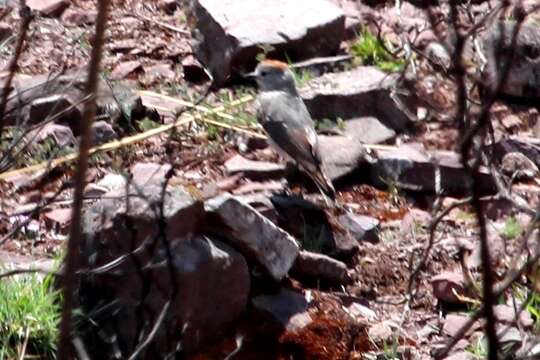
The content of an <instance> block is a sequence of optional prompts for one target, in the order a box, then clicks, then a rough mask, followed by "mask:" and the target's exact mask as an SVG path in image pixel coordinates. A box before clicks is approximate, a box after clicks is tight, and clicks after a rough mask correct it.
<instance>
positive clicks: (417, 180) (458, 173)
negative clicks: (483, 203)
mask: <svg viewBox="0 0 540 360" xmlns="http://www.w3.org/2000/svg"><path fill="white" fill-rule="evenodd" d="M377 154H378V159H377V161H376V163H375V164H373V166H372V168H371V171H370V177H371V181H372V182H373V183H374V184H375V185H377V186H381V187H385V186H387V185H388V184H394V185H395V186H398V187H399V188H402V189H406V190H412V191H422V192H428V193H435V192H436V190H437V184H436V179H438V178H439V179H440V188H441V190H442V192H443V193H444V194H445V195H447V196H460V195H463V194H468V193H469V192H470V178H469V176H468V174H467V172H466V171H465V170H464V169H463V167H462V166H461V164H460V162H459V155H458V154H457V153H454V152H451V151H433V152H431V153H427V152H425V151H423V150H421V149H420V150H419V149H417V148H415V147H414V146H412V144H407V145H402V146H400V147H399V148H396V149H395V150H380V151H377ZM438 170H440V177H438V176H437V172H438ZM475 179H476V181H478V182H479V186H480V191H481V193H482V194H494V193H496V192H497V188H496V185H495V181H494V179H493V177H492V176H491V174H489V171H487V170H486V169H483V168H481V169H480V171H479V172H478V173H477V174H475Z"/></svg>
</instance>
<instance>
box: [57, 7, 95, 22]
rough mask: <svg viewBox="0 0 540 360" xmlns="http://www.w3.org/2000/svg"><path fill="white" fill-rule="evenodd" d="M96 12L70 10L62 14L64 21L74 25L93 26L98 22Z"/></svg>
mask: <svg viewBox="0 0 540 360" xmlns="http://www.w3.org/2000/svg"><path fill="white" fill-rule="evenodd" d="M96 16H97V12H96V11H88V10H82V9H78V8H69V9H67V10H66V11H64V13H63V14H62V20H63V21H64V22H67V23H69V24H72V25H76V26H82V25H92V24H93V23H95V22H96Z"/></svg>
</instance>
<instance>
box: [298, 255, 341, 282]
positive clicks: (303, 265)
mask: <svg viewBox="0 0 540 360" xmlns="http://www.w3.org/2000/svg"><path fill="white" fill-rule="evenodd" d="M293 270H294V274H295V275H296V276H299V277H306V278H310V279H321V280H326V281H329V282H331V283H337V284H347V283H349V282H350V280H351V279H350V277H349V274H348V272H347V265H345V264H344V263H342V262H341V261H339V260H336V259H332V258H331V257H329V256H326V255H323V254H317V253H314V252H311V251H305V250H302V251H300V253H299V254H298V258H297V259H296V262H295V264H294V268H293Z"/></svg>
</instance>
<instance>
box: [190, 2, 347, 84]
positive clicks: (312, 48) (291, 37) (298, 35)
mask: <svg viewBox="0 0 540 360" xmlns="http://www.w3.org/2000/svg"><path fill="white" fill-rule="evenodd" d="M193 5H194V6H193V8H194V15H195V18H196V25H195V27H196V33H197V35H198V37H199V38H198V39H197V40H198V44H196V46H195V53H196V55H197V57H198V58H199V60H200V61H201V62H202V63H203V64H204V65H205V66H206V67H207V68H208V69H209V71H210V72H211V73H212V75H213V77H214V80H215V82H216V83H217V84H223V83H224V82H225V81H226V80H227V79H228V78H229V76H230V75H231V74H234V73H236V72H243V71H246V70H249V69H251V68H253V67H254V65H255V64H256V56H257V54H259V53H262V52H263V47H264V46H265V45H266V46H271V47H272V51H270V53H269V55H270V56H276V55H280V54H281V55H283V54H287V55H288V56H289V57H290V58H291V59H293V60H300V59H305V58H309V57H314V56H324V55H332V54H334V53H335V52H336V51H337V50H338V49H339V45H340V43H341V41H342V39H343V38H344V35H345V15H344V13H343V11H342V10H341V9H340V8H339V7H337V6H336V5H335V4H333V3H331V2H330V1H327V0H295V1H289V0H275V1H266V0H250V1H242V0H196V1H194V4H193Z"/></svg>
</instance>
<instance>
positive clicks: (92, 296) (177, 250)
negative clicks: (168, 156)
mask: <svg viewBox="0 0 540 360" xmlns="http://www.w3.org/2000/svg"><path fill="white" fill-rule="evenodd" d="M127 193H129V194H130V196H129V197H126V190H125V189H124V190H115V191H112V192H110V193H108V194H107V196H106V197H104V198H103V199H101V200H98V201H97V202H96V203H94V204H93V205H91V206H90V207H89V208H88V209H87V210H86V212H85V214H84V218H83V234H84V241H83V242H82V243H81V248H80V251H81V261H82V262H83V263H82V264H81V266H82V267H83V268H84V269H92V270H90V271H89V272H82V275H81V276H82V278H79V279H78V280H77V283H78V284H80V287H79V288H78V292H77V294H78V299H79V302H80V304H81V308H82V309H83V311H84V312H85V313H91V312H92V311H93V310H96V309H100V316H99V317H97V318H95V319H93V320H94V321H96V326H95V327H93V326H89V327H88V329H87V330H88V333H85V338H84V339H85V345H89V344H92V345H93V346H92V348H93V349H97V350H96V351H98V352H102V353H101V354H96V357H97V358H107V357H108V356H109V355H110V354H111V353H112V352H113V351H114V352H115V353H117V354H118V352H120V354H118V356H119V357H121V358H124V357H128V356H129V355H130V354H132V353H133V350H134V348H135V346H136V345H138V344H140V338H141V337H143V338H145V337H147V336H148V334H149V332H150V330H151V328H152V327H151V326H146V327H142V328H140V327H138V326H137V324H138V322H139V321H140V322H141V323H144V324H154V323H155V321H156V319H157V317H158V315H159V314H160V312H161V311H162V310H163V308H164V305H165V304H166V302H167V301H168V300H170V301H171V303H170V304H171V305H170V308H169V311H168V312H167V313H166V314H165V318H164V321H163V328H160V331H158V332H157V333H156V335H155V337H154V339H153V341H152V346H150V347H149V349H151V351H152V354H151V355H146V356H142V358H155V357H158V358H162V357H165V355H166V354H168V353H171V352H173V351H174V350H175V349H176V346H177V345H178V341H179V340H180V339H182V349H183V351H185V352H186V353H190V352H193V351H194V350H196V349H197V348H199V347H200V346H202V345H203V344H206V343H207V342H208V341H209V339H211V338H212V337H215V336H217V335H219V334H220V333H221V332H222V331H224V330H226V326H227V325H228V324H230V323H231V321H233V320H234V319H235V318H237V317H238V315H240V314H241V313H242V312H243V311H244V309H245V307H246V303H247V298H248V294H249V287H250V283H249V271H248V268H247V265H246V262H245V260H244V258H243V257H242V256H241V255H240V254H239V253H238V252H237V251H235V250H233V249H232V248H231V247H230V246H228V245H226V244H224V243H221V242H220V241H217V240H214V239H212V238H209V237H208V236H197V235H192V234H194V233H197V232H199V231H201V230H202V229H203V227H202V222H203V220H204V208H203V205H202V203H200V202H199V201H196V200H194V199H193V198H192V197H191V195H189V193H188V192H186V191H185V190H183V188H181V187H172V186H169V187H167V188H166V189H163V188H162V186H158V185H152V184H150V185H147V186H145V187H143V188H138V189H134V188H133V187H130V188H129V189H128V190H127ZM157 209H163V212H162V215H163V216H161V215H160V211H157ZM160 224H161V225H162V226H163V227H161V225H160ZM163 242H166V243H167V244H168V249H169V250H168V251H167V250H166V248H165V247H164V245H163ZM134 249H136V250H134ZM128 254H129V255H128ZM167 254H170V255H171V258H169V256H168V255H167ZM169 259H172V262H171V261H169ZM170 264H172V265H173V269H174V271H173V274H172V273H171V268H170V267H169V265H170ZM171 276H173V278H171ZM171 280H172V281H173V282H171ZM118 284H122V286H118ZM143 284H144V286H143ZM173 284H176V285H173ZM224 284H227V285H226V286H224ZM175 289H176V290H177V291H178V296H176V295H175V294H176V290H175ZM104 305H105V308H103V306H104ZM107 306H109V308H107ZM108 309H109V310H108ZM137 329H139V330H141V331H143V332H142V333H140V334H139V333H138V332H137ZM179 329H182V330H181V331H179ZM98 332H99V334H98ZM101 334H105V335H104V336H105V337H103V336H101ZM110 336H114V337H115V339H116V341H115V342H114V345H110V343H109V342H106V340H105V341H103V342H102V341H101V339H108V338H109V337H110Z"/></svg>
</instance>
